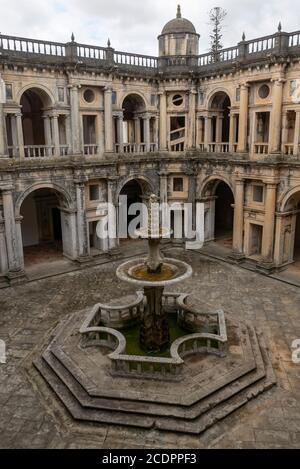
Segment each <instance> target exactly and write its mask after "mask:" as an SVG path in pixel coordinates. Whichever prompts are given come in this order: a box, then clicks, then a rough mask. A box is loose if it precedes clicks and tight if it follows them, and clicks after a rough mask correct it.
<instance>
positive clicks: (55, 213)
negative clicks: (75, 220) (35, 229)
mask: <svg viewBox="0 0 300 469" xmlns="http://www.w3.org/2000/svg"><path fill="white" fill-rule="evenodd" d="M52 223H53V239H54V241H57V242H61V241H62V232H61V218H60V210H59V209H58V208H57V207H53V208H52Z"/></svg>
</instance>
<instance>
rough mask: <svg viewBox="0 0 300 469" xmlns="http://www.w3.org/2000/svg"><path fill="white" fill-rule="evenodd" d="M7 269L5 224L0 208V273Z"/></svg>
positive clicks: (4, 272) (5, 271)
mask: <svg viewBox="0 0 300 469" xmlns="http://www.w3.org/2000/svg"><path fill="white" fill-rule="evenodd" d="M7 271H8V264H7V250H6V241H5V225H4V218H3V217H2V211H1V210H0V273H2V274H6V273H7Z"/></svg>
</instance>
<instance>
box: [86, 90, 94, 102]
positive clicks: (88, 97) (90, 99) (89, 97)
mask: <svg viewBox="0 0 300 469" xmlns="http://www.w3.org/2000/svg"><path fill="white" fill-rule="evenodd" d="M83 97H84V100H85V101H86V102H87V103H92V102H93V101H94V100H95V93H94V91H93V90H85V92H84V93H83Z"/></svg>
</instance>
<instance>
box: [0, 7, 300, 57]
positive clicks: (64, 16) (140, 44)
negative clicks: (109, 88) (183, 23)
mask: <svg viewBox="0 0 300 469" xmlns="http://www.w3.org/2000/svg"><path fill="white" fill-rule="evenodd" d="M177 3H178V0H163V1H162V0H148V1H146V0H144V1H141V0H48V1H46V0H26V1H24V0H8V1H7V0H0V12H1V16H0V31H1V32H2V33H3V34H10V35H15V36H24V37H34V38H40V39H46V40H53V41H58V42H67V41H68V40H69V39H70V36H71V33H72V32H74V34H75V38H76V40H77V41H78V42H82V43H91V44H97V45H100V46H105V45H106V42H107V38H108V37H109V38H110V39H111V43H112V46H113V47H115V48H116V49H118V50H124V51H129V52H140V53H147V54H153V55H156V54H157V36H158V34H159V33H160V31H161V29H162V27H163V26H164V24H165V23H166V22H167V21H168V20H170V19H172V18H174V17H175V14H176V5H177ZM180 3H181V7H182V13H183V16H184V17H186V18H188V19H190V20H191V21H192V22H193V23H194V24H195V27H196V29H197V31H198V32H199V33H200V34H201V38H200V52H202V53H204V52H206V51H207V49H208V44H209V39H208V36H209V25H208V12H209V10H210V8H212V7H214V6H221V7H223V8H225V9H226V10H227V11H228V16H227V18H226V21H225V29H224V41H223V42H224V46H226V47H227V46H231V45H235V44H236V43H237V42H238V41H240V39H241V36H242V33H243V31H245V33H246V36H247V38H248V39H251V38H255V37H259V36H264V35H268V34H272V33H274V32H275V31H276V29H277V25H278V23H279V21H280V20H281V21H282V24H283V30H286V31H295V30H298V29H300V25H299V23H298V21H297V18H299V17H300V3H299V2H297V3H296V2H295V0H286V1H285V2H282V1H281V0H264V1H263V2H262V1H261V0H252V1H249V2H241V1H240V0H223V1H218V2H216V1H215V0H206V2H201V1H200V0H181V2H180Z"/></svg>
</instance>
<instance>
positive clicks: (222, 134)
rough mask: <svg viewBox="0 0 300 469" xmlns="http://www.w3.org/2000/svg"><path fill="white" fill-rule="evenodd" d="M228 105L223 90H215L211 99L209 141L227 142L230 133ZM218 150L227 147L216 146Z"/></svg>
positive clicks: (226, 149)
mask: <svg viewBox="0 0 300 469" xmlns="http://www.w3.org/2000/svg"><path fill="white" fill-rule="evenodd" d="M230 107H231V101H230V98H229V96H228V95H227V94H226V93H225V92H224V91H219V92H217V93H216V94H215V95H214V96H213V97H212V100H211V103H210V107H209V111H210V113H211V116H212V119H211V126H212V128H211V142H212V143H218V144H223V145H225V144H226V145H228V144H229V135H230ZM217 150H218V151H228V147H223V148H218V149H217Z"/></svg>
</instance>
